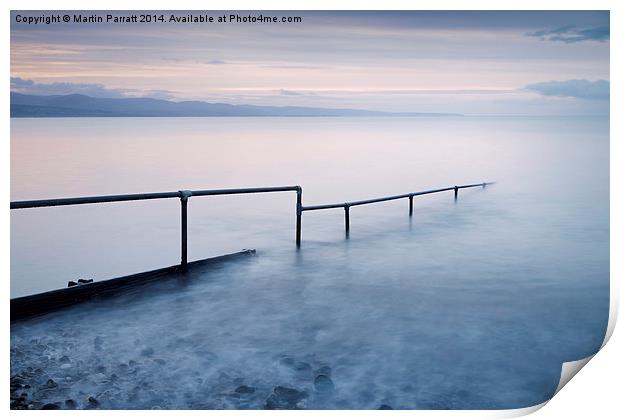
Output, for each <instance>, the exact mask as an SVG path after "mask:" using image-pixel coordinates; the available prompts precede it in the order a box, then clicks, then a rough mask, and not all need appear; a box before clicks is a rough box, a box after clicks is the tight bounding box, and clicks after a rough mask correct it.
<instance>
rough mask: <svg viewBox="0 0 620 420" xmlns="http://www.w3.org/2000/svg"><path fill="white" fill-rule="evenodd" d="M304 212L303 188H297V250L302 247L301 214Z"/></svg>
mask: <svg viewBox="0 0 620 420" xmlns="http://www.w3.org/2000/svg"><path fill="white" fill-rule="evenodd" d="M302 212H303V208H302V204H301V187H300V186H298V187H297V210H296V214H297V223H296V226H295V244H296V245H297V248H299V247H300V246H301V213H302Z"/></svg>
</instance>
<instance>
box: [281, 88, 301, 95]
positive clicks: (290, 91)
mask: <svg viewBox="0 0 620 420" xmlns="http://www.w3.org/2000/svg"><path fill="white" fill-rule="evenodd" d="M278 93H280V95H285V96H303V95H304V94H303V93H301V92H295V91H294V90H287V89H280V90H279V91H278Z"/></svg>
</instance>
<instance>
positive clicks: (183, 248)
mask: <svg viewBox="0 0 620 420" xmlns="http://www.w3.org/2000/svg"><path fill="white" fill-rule="evenodd" d="M179 194H180V195H181V269H182V270H183V271H185V270H186V269H187V200H188V199H189V197H191V195H192V192H191V191H179Z"/></svg>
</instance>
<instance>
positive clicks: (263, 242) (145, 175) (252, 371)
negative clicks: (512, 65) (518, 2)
mask: <svg viewBox="0 0 620 420" xmlns="http://www.w3.org/2000/svg"><path fill="white" fill-rule="evenodd" d="M483 181H497V184H496V185H493V186H491V187H488V188H486V189H484V190H482V189H471V190H464V191H461V192H460V194H459V200H458V202H456V203H455V202H454V200H453V196H452V193H451V192H447V193H443V194H438V195H434V196H428V197H420V198H417V199H416V201H415V214H414V217H413V218H412V219H409V217H408V203H407V200H402V201H396V202H390V203H384V204H375V205H370V206H364V207H356V208H353V209H351V234H350V238H349V239H348V240H347V239H346V238H345V234H344V226H343V211H342V209H336V210H329V211H321V212H309V213H305V214H304V217H303V242H302V247H301V250H300V251H296V249H295V243H294V223H295V194H294V193H274V194H265V195H252V196H224V197H194V198H191V199H190V202H189V256H190V260H193V259H201V258H206V257H209V256H214V255H220V254H224V253H229V252H234V251H238V250H240V249H242V248H255V249H257V256H256V257H253V258H248V259H247V260H246V261H244V262H241V263H239V264H229V265H225V266H223V267H221V268H218V269H217V270H215V271H211V272H203V273H196V274H194V275H193V278H192V281H190V282H188V284H186V285H185V286H184V287H182V288H171V289H170V290H159V291H158V292H157V293H155V292H152V293H147V292H145V295H146V296H140V295H134V296H127V297H125V298H122V299H119V300H115V301H112V302H108V303H105V302H102V303H101V304H97V305H85V306H80V307H76V308H73V309H71V310H68V311H65V312H61V313H56V314H52V315H49V316H47V317H46V318H44V319H38V320H32V321H28V322H25V323H20V324H14V325H13V326H12V333H11V334H12V336H11V337H12V348H14V349H19V350H20V351H21V352H22V353H21V356H20V357H12V366H11V370H12V373H14V372H18V371H20V369H23V368H24V367H25V366H26V365H28V366H34V367H41V368H42V369H43V370H44V371H45V372H46V374H47V375H50V376H53V375H55V376H54V377H56V376H63V375H65V373H66V372H64V373H62V372H61V371H60V370H59V369H60V368H59V367H58V366H56V365H54V364H53V360H56V359H59V358H60V357H61V356H62V355H63V354H65V353H67V352H68V351H69V350H68V349H72V350H71V352H73V354H76V355H80V354H81V355H80V356H77V357H76V359H77V360H76V361H75V363H73V364H72V366H73V368H74V369H76V371H75V372H73V373H72V374H67V375H66V376H68V377H69V378H73V379H71V380H67V383H66V384H65V387H64V388H62V389H64V391H62V392H64V393H65V394H66V395H62V397H67V398H69V396H70V395H73V394H71V393H72V392H73V393H74V394H75V393H77V392H78V390H83V389H88V390H89V391H88V392H103V391H102V390H108V389H110V386H109V384H108V383H103V384H102V383H100V382H98V381H97V380H96V379H93V380H89V381H87V382H80V383H76V381H77V379H76V376H77V377H80V378H82V377H89V376H88V375H90V374H91V373H92V374H93V375H94V374H95V373H94V371H93V372H90V371H89V366H90V368H93V369H94V364H97V365H99V364H101V365H104V366H105V368H106V372H108V373H111V372H117V365H119V363H128V361H129V360H130V359H131V360H133V361H134V362H137V363H141V364H142V365H141V366H142V369H141V370H139V371H138V372H137V373H135V375H137V376H134V377H133V378H129V379H126V381H125V379H122V380H121V381H120V382H118V383H117V384H116V385H115V388H114V389H115V390H116V391H109V392H111V393H112V394H110V395H113V397H110V398H102V399H103V400H105V401H106V402H105V404H104V405H105V406H107V407H128V408H129V407H134V408H150V407H151V406H152V405H157V406H165V407H177V408H183V407H194V408H201V407H202V408H205V407H210V408H226V407H236V408H255V407H262V406H263V404H264V402H265V400H266V399H267V398H268V396H269V393H270V392H271V390H272V389H273V387H274V386H278V385H281V386H287V387H293V388H295V389H299V390H305V391H306V392H307V395H308V397H307V398H306V399H305V400H304V401H305V402H304V403H303V404H306V405H307V406H308V407H310V408H377V407H378V406H379V405H381V404H387V405H390V406H393V407H395V408H515V407H520V406H527V405H532V404H536V403H538V402H541V401H543V400H544V399H546V398H549V397H550V396H551V395H552V393H553V391H554V389H555V387H556V385H557V382H558V379H559V374H560V369H561V363H562V362H564V361H568V360H574V359H578V358H582V357H585V356H588V355H590V354H591V353H592V352H594V351H596V350H597V349H598V347H599V346H600V344H601V341H602V339H603V337H604V334H605V330H606V325H607V317H608V301H609V119H608V118H607V117H605V118H594V117H592V118H585V117H583V118H561V117H557V118H555V117H554V118H544V117H540V118H526V117H484V118H482V117H480V118H478V117H461V118H456V117H455V118H162V119H157V118H143V119H141V118H123V119H117V118H101V119H96V118H95V119H89V118H76V119H13V120H12V121H11V199H12V200H22V199H39V198H55V197H71V196H83V195H103V194H120V193H138V192H157V191H176V190H179V189H209V188H227V187H253V186H273V185H297V184H298V185H301V186H302V187H303V189H304V190H303V191H304V204H306V205H311V204H323V203H329V202H343V201H352V200H359V199H365V198H371V197H375V196H384V195H392V194H400V193H405V192H410V191H416V190H423V189H428V188H436V187H444V186H451V185H455V184H467V183H475V182H483ZM179 236H180V234H179V202H178V200H177V199H169V200H155V201H147V202H128V203H111V204H100V205H85V206H69V207H58V208H41V209H30V210H13V211H11V296H12V297H16V296H22V295H27V294H32V293H37V292H42V291H46V290H51V289H57V288H62V287H65V286H66V284H67V281H68V280H74V279H77V278H94V279H95V280H101V279H106V278H111V277H114V276H119V275H124V274H129V273H134V272H139V271H144V270H149V269H154V268H159V267H164V266H168V265H172V264H176V263H178V261H179ZM162 287H163V286H162ZM76 322H80V323H82V324H81V325H84V328H83V329H81V328H79V329H77V330H76V324H75V323H76ZM76 331H78V332H77V333H76ZM65 333H66V334H65ZM59 335H62V336H63V337H65V339H64V341H63V343H64V344H62V345H60V344H58V340H57V338H58V336H59ZM33 337H35V339H37V340H40V342H41V345H43V346H44V348H45V349H46V350H45V351H44V352H43V353H41V351H38V352H35V351H34V350H32V351H30V350H28V349H29V348H31V347H32V346H31V345H30V344H29V343H30V341H29V340H32V339H33ZM97 337H99V339H97ZM46 340H47V341H46ZM93 340H95V341H96V340H99V343H100V347H101V346H103V347H104V348H105V350H106V351H105V352H101V351H94V350H93ZM67 343H68V344H67ZM101 343H103V344H101ZM29 346H30V347H29ZM144 348H146V349H147V350H146V351H144ZM148 349H150V350H148ZM151 350H153V352H151ZM153 353H154V354H155V356H153ZM42 354H44V355H45V357H43V356H42ZM70 357H73V356H70ZM153 357H155V358H157V359H158V360H161V361H163V363H166V364H167V368H166V369H165V371H162V369H161V365H160V364H158V363H160V362H157V363H151V362H149V360H151V359H153ZM287 357H289V358H291V359H293V360H294V363H297V364H299V363H301V364H303V363H306V364H308V365H310V366H311V369H314V370H318V369H320V368H321V367H322V366H329V368H330V369H331V371H332V373H331V379H332V381H333V384H334V388H333V389H331V390H330V396H329V398H327V397H325V398H323V397H321V398H318V396H317V395H318V394H317V393H316V392H315V390H314V388H313V384H312V378H313V377H314V376H313V374H312V373H311V374H310V376H309V378H310V379H308V378H306V377H304V376H303V372H304V369H306V370H307V368H304V367H303V366H304V365H299V366H298V367H299V369H295V368H293V369H291V368H290V366H289V365H287V363H288V361H285V362H284V363H283V362H282V360H283V358H284V359H286V358H287ZM207 359H208V360H209V361H208V362H205V360H207ZM50 360H51V361H50ZM93 360H95V362H93ZM287 360H288V359H287ZM149 363H151V364H149ZM295 366H297V365H295ZM59 372H60V373H59ZM300 372H301V373H300ZM99 373H100V372H99ZM136 378H138V379H139V380H140V381H145V382H147V383H149V384H150V385H149V387H147V388H145V389H141V390H139V392H138V391H135V390H134V389H133V388H132V387H134V386H135V384H136V381H137V380H138V379H136ZM123 381H125V382H123ZM236 384H246V385H251V386H253V387H254V388H255V389H256V392H255V393H253V394H252V395H251V396H249V397H247V398H246V397H244V398H246V399H243V398H242V399H241V400H240V399H239V398H238V397H231V396H230V395H231V394H230V393H231V392H232V391H231V390H234V389H235V386H237V385H236ZM132 390H133V391H135V393H134V394H132V392H133V391H132ZM58 392H60V391H58ZM114 392H116V394H114ZM129 394H131V395H132V396H133V397H132V398H133V399H131V398H129V397H127V395H129ZM50 398H51V399H50V401H52V400H53V398H60V397H50ZM201 404H202V405H201Z"/></svg>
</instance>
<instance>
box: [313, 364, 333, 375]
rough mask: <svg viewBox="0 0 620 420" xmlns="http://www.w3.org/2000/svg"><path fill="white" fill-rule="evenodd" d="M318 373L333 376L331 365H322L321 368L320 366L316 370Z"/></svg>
mask: <svg viewBox="0 0 620 420" xmlns="http://www.w3.org/2000/svg"><path fill="white" fill-rule="evenodd" d="M315 373H316V374H317V375H325V376H331V375H332V368H330V367H329V366H321V367H320V368H318V369H317V370H316V372H315Z"/></svg>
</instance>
